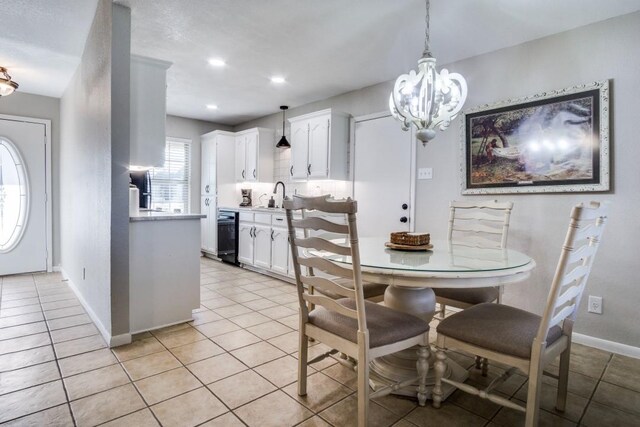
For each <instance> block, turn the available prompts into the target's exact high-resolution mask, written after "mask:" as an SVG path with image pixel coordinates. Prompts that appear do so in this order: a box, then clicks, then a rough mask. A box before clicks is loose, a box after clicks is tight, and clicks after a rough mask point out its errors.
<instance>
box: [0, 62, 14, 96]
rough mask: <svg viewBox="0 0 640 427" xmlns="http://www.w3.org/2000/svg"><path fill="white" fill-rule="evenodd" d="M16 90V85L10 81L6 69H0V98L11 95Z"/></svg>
mask: <svg viewBox="0 0 640 427" xmlns="http://www.w3.org/2000/svg"><path fill="white" fill-rule="evenodd" d="M16 89H18V83H16V82H14V81H13V80H11V76H10V75H9V74H8V73H7V69H6V68H4V67H0V96H8V95H11V94H12V93H13V91H14V90H16Z"/></svg>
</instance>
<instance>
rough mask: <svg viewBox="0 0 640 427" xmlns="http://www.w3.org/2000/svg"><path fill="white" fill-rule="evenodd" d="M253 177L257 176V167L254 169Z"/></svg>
mask: <svg viewBox="0 0 640 427" xmlns="http://www.w3.org/2000/svg"><path fill="white" fill-rule="evenodd" d="M253 177H254V178H257V177H256V170H255V169H254V170H253Z"/></svg>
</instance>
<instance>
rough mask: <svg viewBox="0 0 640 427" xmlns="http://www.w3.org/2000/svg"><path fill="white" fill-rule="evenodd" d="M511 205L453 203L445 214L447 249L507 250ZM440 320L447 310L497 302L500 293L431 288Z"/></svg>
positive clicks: (487, 202)
mask: <svg viewBox="0 0 640 427" xmlns="http://www.w3.org/2000/svg"><path fill="white" fill-rule="evenodd" d="M512 209H513V203H512V202H498V201H497V200H488V201H480V202H459V201H453V202H451V204H450V210H451V211H450V214H449V245H450V246H454V247H455V246H471V247H480V248H495V249H504V248H506V247H507V237H508V234H509V220H510V218H511V210H512ZM433 292H434V293H435V294H436V302H437V303H438V304H439V305H440V317H441V318H444V316H445V310H446V307H447V306H452V307H456V308H461V309H465V308H469V307H472V306H474V305H476V304H482V303H485V302H493V301H498V302H500V300H501V298H502V290H501V289H500V288H499V287H495V288H471V289H453V288H440V289H438V288H435V289H434V290H433Z"/></svg>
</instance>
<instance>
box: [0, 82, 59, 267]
mask: <svg viewBox="0 0 640 427" xmlns="http://www.w3.org/2000/svg"><path fill="white" fill-rule="evenodd" d="M0 114H9V115H13V116H22V117H31V118H36V119H48V120H51V134H52V135H51V169H52V171H51V183H52V188H51V192H52V194H51V195H50V197H49V200H51V204H52V208H53V227H52V228H53V254H52V256H53V265H54V266H57V265H59V264H60V206H59V196H60V176H59V171H60V99H59V98H52V97H49V96H40V95H32V94H30V93H22V92H20V91H18V92H15V93H14V94H13V95H11V96H6V97H3V98H2V99H1V100H0Z"/></svg>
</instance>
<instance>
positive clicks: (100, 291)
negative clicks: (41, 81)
mask: <svg viewBox="0 0 640 427" xmlns="http://www.w3.org/2000/svg"><path fill="white" fill-rule="evenodd" d="M128 19H129V12H128V9H126V8H124V7H122V6H118V5H112V2H111V1H110V0H100V1H99V3H98V6H97V10H96V15H95V17H94V20H93V24H92V27H91V30H90V32H89V36H88V38H87V41H86V44H85V49H84V53H83V55H82V59H81V62H80V65H79V66H78V69H77V70H76V73H75V75H74V76H73V78H72V79H71V82H70V83H69V86H68V87H67V89H66V91H65V93H64V95H63V96H62V98H61V102H60V119H61V130H60V169H59V171H60V172H59V173H60V218H61V220H60V235H61V253H60V260H61V264H62V268H63V269H64V272H65V274H66V275H67V277H68V278H69V279H70V281H71V282H72V284H73V285H74V286H75V288H76V290H77V292H78V294H79V296H80V298H81V299H82V300H83V301H84V302H85V303H86V306H87V307H88V309H89V310H90V311H91V312H92V315H93V317H94V320H95V321H96V323H97V324H98V327H99V328H100V329H101V332H102V333H103V335H106V338H109V336H110V335H116V334H119V333H124V332H128V326H129V316H128V310H129V306H128V294H129V283H128V211H126V206H127V203H128V199H127V197H128V196H127V194H128V189H127V187H128V179H126V181H125V178H128V177H127V176H126V170H123V167H125V165H126V164H128V157H129V151H128V148H129V127H128V115H129V113H128V105H129V97H128V86H129V83H128V81H129V79H128V70H127V69H126V67H128V65H125V63H124V62H123V58H124V57H125V55H126V59H127V62H126V64H128V56H129V44H128V39H129V36H128V34H122V33H123V32H127V31H129V27H128V25H127V20H128ZM123 20H124V22H123ZM114 31H116V32H118V33H119V34H117V35H116V36H114V34H113V33H114ZM124 39H126V40H127V42H126V43H125V45H120V46H118V45H117V43H118V42H120V43H122V41H123V40H124ZM114 42H116V45H114V44H113V43H114ZM123 67H124V68H123ZM114 81H116V84H114ZM119 85H120V86H119ZM122 85H124V86H122ZM123 87H125V88H126V89H123ZM125 98H126V99H125ZM118 109H123V110H124V111H123V112H119V113H117V112H116V113H115V114H114V112H115V111H117V110H118ZM123 117H126V119H123ZM119 192H122V194H119ZM125 212H126V213H125ZM124 215H126V227H125V224H124V219H123V218H124ZM125 237H126V240H125V239H124V238H125ZM119 249H121V250H122V253H117V251H118V250H119ZM123 254H124V255H123ZM125 266H126V269H125Z"/></svg>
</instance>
